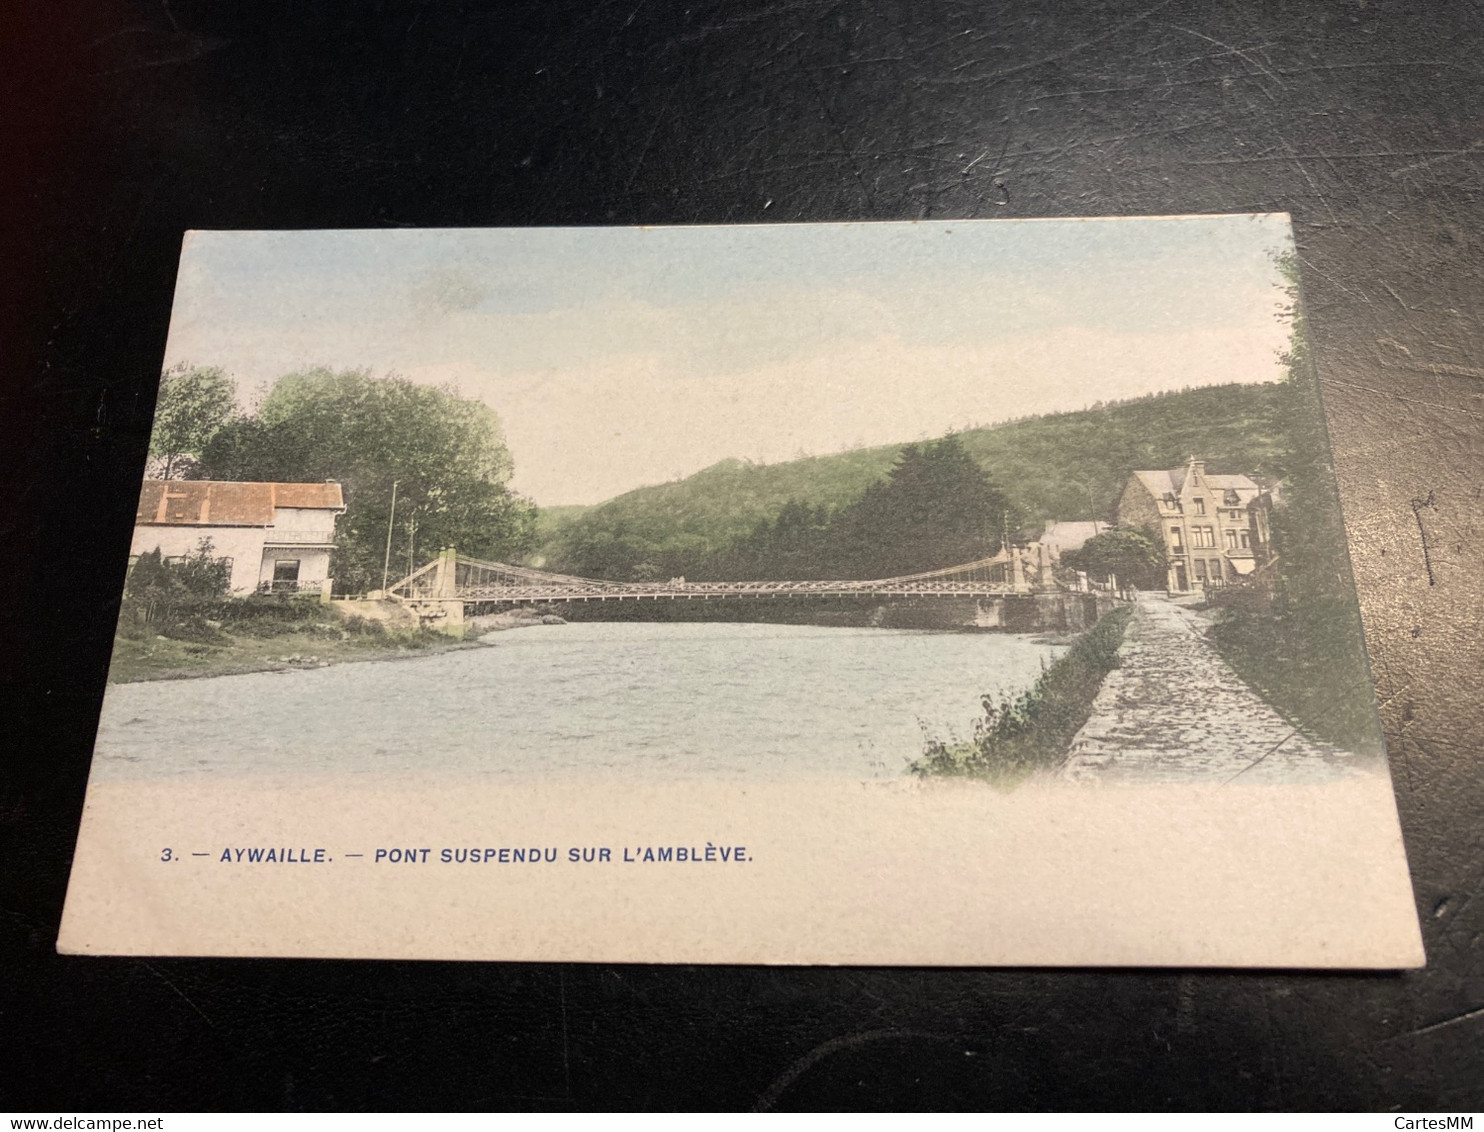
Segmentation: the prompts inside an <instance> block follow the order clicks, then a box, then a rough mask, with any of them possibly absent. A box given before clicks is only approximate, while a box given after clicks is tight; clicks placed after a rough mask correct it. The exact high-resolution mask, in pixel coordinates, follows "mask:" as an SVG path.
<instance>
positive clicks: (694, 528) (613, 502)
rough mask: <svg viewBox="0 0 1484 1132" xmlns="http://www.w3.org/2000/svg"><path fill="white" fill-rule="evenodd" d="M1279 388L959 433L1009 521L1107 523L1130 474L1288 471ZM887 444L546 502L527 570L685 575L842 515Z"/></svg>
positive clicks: (1208, 392)
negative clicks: (1186, 468) (810, 513)
mask: <svg viewBox="0 0 1484 1132" xmlns="http://www.w3.org/2000/svg"><path fill="white" fill-rule="evenodd" d="M1282 392H1283V387H1282V386H1281V385H1280V384H1277V383H1272V384H1263V385H1222V386H1210V387H1206V388H1202V389H1190V390H1182V391H1180V392H1176V393H1164V394H1156V395H1152V396H1149V397H1144V398H1140V399H1138V400H1134V401H1124V402H1118V403H1114V404H1109V405H1098V406H1095V407H1093V408H1090V409H1085V410H1082V411H1079V412H1071V413H1055V414H1051V415H1048V416H1042V417H1028V418H1025V419H1022V420H1016V421H1010V422H1006V423H1004V424H1000V425H996V426H993V427H990V428H978V429H970V430H967V431H965V432H961V433H958V434H957V435H958V439H959V441H960V442H961V443H962V445H963V447H964V449H965V450H967V451H968V453H969V454H970V455H971V456H972V457H973V458H974V459H975V460H976V461H977V462H978V463H979V465H980V467H982V468H983V469H984V471H985V472H986V473H987V474H988V476H989V478H990V480H991V481H992V483H993V484H994V486H995V487H997V488H998V489H999V490H1000V491H1001V492H1002V493H1003V494H1004V495H1005V496H1006V498H1007V499H1008V501H1009V504H1010V513H1011V516H1012V518H1011V522H1012V524H1013V525H1017V526H1019V525H1023V526H1032V525H1035V524H1037V523H1040V522H1041V521H1043V520H1047V519H1060V520H1070V519H1091V518H1093V517H1094V516H1096V517H1097V518H1099V519H1103V520H1108V519H1110V518H1111V517H1112V511H1113V507H1114V505H1115V503H1116V501H1117V498H1118V494H1119V492H1120V491H1121V490H1122V488H1123V485H1124V483H1125V482H1126V481H1127V479H1128V476H1129V473H1130V472H1132V471H1134V470H1135V469H1139V468H1170V467H1174V466H1176V465H1178V464H1181V463H1183V462H1184V461H1185V460H1186V458H1187V457H1189V456H1190V455H1191V454H1192V453H1195V454H1196V455H1199V456H1201V457H1202V458H1204V459H1205V461H1206V464H1207V467H1208V468H1209V470H1210V471H1212V472H1227V473H1234V472H1242V473H1247V474H1262V475H1268V476H1275V477H1280V476H1282V475H1283V474H1284V473H1285V471H1286V469H1285V468H1284V467H1283V462H1284V461H1283V457H1282V455H1281V447H1280V444H1279V439H1280V437H1281V433H1282V404H1283V400H1282ZM901 449H902V446H901V445H898V444H893V445H883V446H881V447H877V448H863V449H857V450H854V451H851V452H841V453H837V454H835V455H830V456H815V457H809V458H806V459H801V460H791V461H788V462H786V463H781V464H768V465H756V464H749V463H745V462H744V461H741V460H723V461H721V462H720V463H718V464H714V465H712V466H711V467H709V468H706V469H704V470H703V471H700V472H697V473H696V474H695V475H692V476H688V477H687V478H685V479H683V480H679V481H676V482H673V483H667V484H659V485H655V486H652V487H642V488H638V489H636V490H634V491H630V492H626V493H625V494H623V495H620V496H617V497H615V498H614V499H610V500H608V501H607V502H605V503H600V504H597V505H595V506H593V507H588V508H553V509H551V510H550V512H549V513H547V514H544V515H543V516H542V520H541V522H540V523H539V526H538V535H539V536H540V541H539V544H538V550H537V551H536V553H535V554H534V555H533V556H532V557H531V559H530V561H531V563H532V564H533V565H536V564H539V565H542V566H544V567H545V568H547V569H553V570H561V571H565V572H570V573H575V574H583V575H586V576H590V577H610V578H621V579H628V578H635V577H644V576H654V577H659V576H664V575H665V574H667V573H683V572H684V570H685V568H686V565H687V563H698V562H700V561H702V560H705V559H708V558H713V557H714V556H716V555H718V554H721V553H723V552H725V551H726V550H727V549H728V548H729V547H731V546H732V545H733V544H734V543H737V542H738V541H739V540H742V539H744V538H746V537H747V536H748V535H749V534H751V533H752V532H753V531H754V530H755V529H756V527H757V525H758V524H759V522H762V521H764V520H768V521H771V520H773V519H775V518H776V517H777V516H778V514H779V513H780V512H781V511H782V510H783V508H784V506H785V504H787V503H789V502H790V501H795V502H798V503H802V504H803V505H805V506H807V507H810V508H814V509H816V510H817V509H820V508H823V509H826V510H828V511H831V512H833V511H838V510H839V509H841V508H843V507H846V506H848V505H850V504H852V503H854V502H856V501H857V500H858V499H860V497H861V496H862V495H863V494H864V493H865V491H866V488H867V487H869V486H870V485H871V484H872V483H874V482H877V481H878V480H880V479H882V477H884V476H885V475H886V474H887V472H888V471H889V470H890V469H891V468H892V467H893V465H894V464H895V463H896V461H897V458H898V455H899V454H900V452H901Z"/></svg>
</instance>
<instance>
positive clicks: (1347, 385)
mask: <svg viewBox="0 0 1484 1132" xmlns="http://www.w3.org/2000/svg"><path fill="white" fill-rule="evenodd" d="M1395 368H1398V369H1401V368H1407V369H1409V370H1410V367H1401V366H1398V367H1395ZM1421 372H1424V373H1425V372H1427V371H1425V370H1424V371H1421ZM1480 376H1484V374H1481V375H1480ZM1323 382H1324V384H1325V385H1338V386H1339V387H1340V388H1342V389H1360V390H1363V391H1364V392H1366V393H1376V394H1379V395H1380V396H1382V397H1395V398H1396V399H1397V400H1398V401H1404V402H1406V403H1407V404H1409V405H1425V406H1426V407H1427V408H1429V409H1443V410H1445V411H1446V412H1449V413H1461V414H1462V415H1463V416H1466V417H1478V416H1484V413H1474V412H1470V411H1469V410H1468V409H1461V408H1459V407H1458V406H1457V405H1443V404H1440V403H1439V402H1437V401H1424V400H1423V399H1422V398H1421V397H1403V396H1402V395H1401V394H1400V393H1392V392H1390V391H1389V390H1385V389H1376V388H1374V387H1372V386H1370V385H1362V384H1360V382H1358V381H1340V380H1339V379H1337V378H1333V377H1326V378H1324V379H1323Z"/></svg>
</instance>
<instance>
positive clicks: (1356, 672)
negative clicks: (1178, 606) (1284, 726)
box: [1211, 596, 1382, 755]
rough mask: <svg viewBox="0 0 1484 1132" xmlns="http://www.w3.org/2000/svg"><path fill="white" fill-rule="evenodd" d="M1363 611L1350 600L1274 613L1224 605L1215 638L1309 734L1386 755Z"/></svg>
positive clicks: (1249, 679)
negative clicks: (1364, 642) (1368, 663)
mask: <svg viewBox="0 0 1484 1132" xmlns="http://www.w3.org/2000/svg"><path fill="white" fill-rule="evenodd" d="M1358 620H1359V618H1358V614H1357V612H1356V611H1355V608H1354V603H1353V602H1352V601H1350V600H1348V598H1347V597H1341V596H1336V597H1334V598H1332V599H1329V600H1327V601H1323V602H1316V601H1311V602H1310V603H1309V606H1306V607H1302V608H1293V607H1290V608H1289V609H1287V610H1284V609H1281V608H1280V609H1279V610H1276V611H1274V612H1273V613H1270V614H1262V613H1253V612H1248V611H1245V610H1237V609H1228V610H1223V611H1222V612H1221V614H1220V615H1219V616H1218V617H1217V619H1216V623H1215V624H1214V625H1213V626H1212V628H1211V639H1212V640H1213V642H1214V643H1215V645H1216V649H1217V651H1218V652H1220V653H1221V657H1222V659H1223V660H1225V661H1226V662H1227V664H1229V665H1231V667H1232V669H1233V671H1235V672H1236V674H1237V675H1238V676H1240V677H1241V678H1242V679H1243V681H1245V682H1246V684H1247V685H1248V687H1250V688H1251V689H1252V690H1253V691H1255V692H1256V693H1257V694H1258V695H1259V696H1261V697H1262V698H1263V699H1264V700H1265V701H1266V702H1267V703H1268V705H1269V706H1270V707H1272V708H1273V709H1274V710H1275V711H1277V712H1278V713H1279V714H1280V715H1282V716H1283V717H1284V718H1285V719H1287V720H1288V721H1289V722H1290V723H1292V724H1293V725H1294V726H1295V727H1297V728H1298V729H1299V730H1300V731H1301V732H1303V733H1304V734H1305V735H1308V736H1309V737H1310V738H1314V739H1319V740H1322V741H1325V742H1329V743H1333V744H1335V745H1336V746H1338V747H1342V748H1344V749H1345V750H1348V751H1352V752H1354V753H1355V754H1358V755H1377V754H1380V753H1381V749H1382V747H1381V733H1380V726H1379V716H1378V715H1377V712H1376V701H1375V697H1374V696H1373V695H1372V693H1371V680H1370V673H1369V672H1368V671H1367V669H1366V662H1365V652H1364V646H1363V645H1362V643H1361V640H1362V638H1361V637H1360V630H1359V624H1358Z"/></svg>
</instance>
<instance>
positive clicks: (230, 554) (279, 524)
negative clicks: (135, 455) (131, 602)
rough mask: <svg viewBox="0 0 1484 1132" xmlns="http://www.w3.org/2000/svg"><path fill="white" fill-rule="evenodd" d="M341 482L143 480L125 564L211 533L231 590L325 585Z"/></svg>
mask: <svg viewBox="0 0 1484 1132" xmlns="http://www.w3.org/2000/svg"><path fill="white" fill-rule="evenodd" d="M344 512H345V500H344V497H343V495H342V494H341V491H340V485H339V484H338V483H335V482H334V481H330V482H328V483H229V482H223V481H218V480H153V479H147V480H145V481H144V487H143V489H142V490H141V491H140V493H139V510H138V512H137V513H136V514H135V517H134V537H133V540H132V542H131V543H130V545H129V565H131V566H132V565H133V564H134V563H135V562H136V561H138V558H139V556H140V555H141V554H148V553H149V552H151V551H155V550H158V551H159V552H160V554H161V555H162V556H163V557H164V558H165V559H166V560H167V561H168V560H170V559H180V558H184V557H185V556H186V555H189V554H193V553H195V552H196V550H197V548H198V547H200V545H201V543H202V541H203V540H210V543H211V555H212V557H213V558H220V559H225V560H226V561H227V562H228V563H230V566H231V573H230V579H231V580H230V583H229V584H230V588H231V590H232V592H233V593H236V594H246V593H253V592H256V591H273V592H277V593H325V594H328V593H329V592H330V550H331V549H332V547H333V546H334V542H335V519H336V517H337V516H339V515H341V514H344Z"/></svg>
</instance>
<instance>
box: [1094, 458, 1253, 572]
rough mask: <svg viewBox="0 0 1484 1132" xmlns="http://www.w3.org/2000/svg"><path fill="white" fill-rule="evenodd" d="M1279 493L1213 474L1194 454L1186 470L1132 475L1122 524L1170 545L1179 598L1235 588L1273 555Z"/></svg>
mask: <svg viewBox="0 0 1484 1132" xmlns="http://www.w3.org/2000/svg"><path fill="white" fill-rule="evenodd" d="M1273 492H1274V489H1273V488H1271V487H1264V486H1262V485H1260V484H1258V483H1257V482H1256V481H1255V480H1253V479H1251V478H1250V477H1248V476H1243V475H1208V474H1207V473H1206V464H1205V461H1204V460H1200V459H1197V458H1196V457H1195V456H1192V457H1191V458H1190V459H1189V460H1188V461H1186V463H1185V466H1184V467H1180V468H1170V469H1167V470H1165V469H1161V470H1158V471H1147V472H1134V473H1133V475H1131V476H1129V479H1128V483H1127V484H1125V485H1124V488H1123V494H1122V495H1120V496H1119V498H1118V513H1117V524H1118V526H1119V527H1122V528H1124V529H1126V530H1139V531H1144V532H1145V533H1146V534H1148V535H1150V537H1152V538H1155V539H1156V540H1157V541H1158V542H1160V543H1161V544H1162V545H1163V546H1164V549H1165V554H1166V555H1168V557H1169V576H1168V582H1167V586H1168V589H1169V590H1170V592H1171V593H1188V592H1190V591H1192V590H1203V589H1206V588H1209V587H1216V586H1225V585H1230V584H1232V583H1235V582H1240V581H1242V580H1243V579H1244V578H1248V577H1250V576H1251V575H1252V574H1253V573H1254V571H1256V570H1258V569H1260V568H1261V567H1263V566H1266V565H1267V564H1268V562H1269V561H1270V560H1271V558H1272V549H1271V547H1272V533H1271V529H1270V526H1269V517H1270V515H1271V512H1272V507H1273V502H1274V500H1273Z"/></svg>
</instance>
